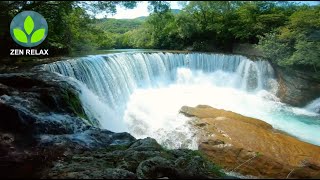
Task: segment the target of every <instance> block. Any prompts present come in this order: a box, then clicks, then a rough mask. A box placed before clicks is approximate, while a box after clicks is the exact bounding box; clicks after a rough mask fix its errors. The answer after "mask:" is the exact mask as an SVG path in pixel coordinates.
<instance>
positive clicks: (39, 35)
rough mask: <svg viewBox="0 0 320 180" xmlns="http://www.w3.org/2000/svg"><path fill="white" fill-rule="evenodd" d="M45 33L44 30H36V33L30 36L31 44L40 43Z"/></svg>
mask: <svg viewBox="0 0 320 180" xmlns="http://www.w3.org/2000/svg"><path fill="white" fill-rule="evenodd" d="M45 32H46V30H45V29H38V30H36V32H34V33H33V35H32V36H31V43H36V42H39V41H41V39H42V38H43V37H44V33H45Z"/></svg>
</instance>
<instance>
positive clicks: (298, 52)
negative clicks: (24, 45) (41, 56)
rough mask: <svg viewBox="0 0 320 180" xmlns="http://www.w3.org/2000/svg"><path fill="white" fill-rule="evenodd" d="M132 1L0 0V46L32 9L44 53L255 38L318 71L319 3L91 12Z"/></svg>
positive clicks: (281, 61) (287, 61)
mask: <svg viewBox="0 0 320 180" xmlns="http://www.w3.org/2000/svg"><path fill="white" fill-rule="evenodd" d="M137 3H139V2H138V1H95V2H84V1H80V2H79V1H68V2H67V1H59V2H53V1H43V2H42V1H41V2H40V1H39V2H37V1H14V2H13V1H5V2H0V8H2V11H1V12H0V17H1V19H2V21H1V24H0V25H1V26H0V27H1V28H0V33H2V34H1V35H0V38H1V39H0V46H1V47H7V48H15V47H17V45H16V44H15V43H14V42H12V40H11V39H10V38H9V37H10V35H9V34H10V32H9V30H8V29H9V28H8V26H7V25H8V24H9V23H10V21H11V19H12V18H13V17H14V16H15V15H16V14H17V13H19V12H21V11H24V10H34V11H37V12H39V13H40V14H42V15H43V16H44V17H45V18H46V19H47V21H48V24H49V26H50V27H49V35H48V37H47V39H46V40H45V41H44V43H42V44H41V45H40V47H39V48H50V55H58V54H67V53H70V52H78V51H81V52H83V51H90V50H102V49H113V48H144V49H148V48H149V49H166V50H168V49H170V50H185V49H191V50H194V51H215V52H232V50H233V47H234V45H235V44H239V43H240V44H241V43H249V44H258V46H257V47H258V48H260V49H262V50H263V52H264V56H265V57H266V58H267V59H269V60H271V61H273V62H274V63H275V64H278V65H280V66H284V67H293V68H298V69H302V70H308V71H312V72H319V69H320V60H319V57H320V55H319V53H320V51H319V49H320V42H319V39H320V38H319V37H320V18H319V17H320V16H319V15H320V14H319V11H320V10H319V9H320V5H317V6H308V5H300V4H298V3H295V2H292V1H291V2H289V1H191V2H188V3H187V2H185V3H183V8H182V9H181V10H177V9H170V4H169V3H168V2H167V1H150V2H149V7H148V9H149V11H150V13H151V14H150V15H149V16H148V17H140V18H136V19H110V18H103V19H95V18H94V15H95V14H96V13H100V12H105V13H109V14H110V13H116V6H124V7H126V8H135V6H136V5H137Z"/></svg>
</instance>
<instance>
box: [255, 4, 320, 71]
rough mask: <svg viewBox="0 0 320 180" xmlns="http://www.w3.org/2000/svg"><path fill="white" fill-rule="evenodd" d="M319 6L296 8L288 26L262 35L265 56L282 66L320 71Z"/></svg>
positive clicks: (260, 45) (261, 41) (261, 42)
mask: <svg viewBox="0 0 320 180" xmlns="http://www.w3.org/2000/svg"><path fill="white" fill-rule="evenodd" d="M319 17H320V6H315V7H304V8H301V9H299V10H297V11H295V12H294V13H293V14H292V15H291V16H290V17H289V21H288V22H287V23H286V25H285V26H281V27H279V28H277V29H275V30H274V31H273V32H270V33H267V34H266V35H265V36H264V37H261V40H260V42H259V46H258V47H260V48H261V49H263V52H264V53H265V56H266V58H268V59H269V60H271V61H273V62H275V63H277V64H278V65H280V66H284V67H286V66H292V67H295V68H299V69H305V70H311V71H314V72H318V71H319V70H320V18H319Z"/></svg>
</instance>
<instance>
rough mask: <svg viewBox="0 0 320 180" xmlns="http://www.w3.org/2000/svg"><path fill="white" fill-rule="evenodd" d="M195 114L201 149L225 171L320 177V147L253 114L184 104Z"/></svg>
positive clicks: (190, 114)
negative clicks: (248, 115)
mask: <svg viewBox="0 0 320 180" xmlns="http://www.w3.org/2000/svg"><path fill="white" fill-rule="evenodd" d="M180 112H181V113H183V114H184V115H186V116H188V117H191V118H193V121H192V124H193V126H194V127H195V128H196V129H197V130H198V133H197V136H198V138H199V150H200V152H203V153H204V154H206V155H207V156H208V157H209V159H211V160H212V161H213V162H214V163H217V164H219V165H221V166H222V167H223V168H224V169H225V170H226V171H229V172H238V173H241V174H243V175H250V176H254V177H259V178H282V179H283V178H313V177H318V178H319V177H320V147H319V146H315V145H312V144H309V143H305V142H302V141H300V140H298V139H296V138H294V137H291V136H289V135H286V134H284V133H282V132H280V131H277V130H275V129H273V128H272V126H271V125H269V124H267V123H265V122H263V121H261V120H258V119H254V118H249V117H245V116H242V115H240V114H237V113H233V112H230V111H225V110H219V109H215V108H212V107H210V106H205V105H200V106H197V107H187V106H184V107H182V108H181V111H180Z"/></svg>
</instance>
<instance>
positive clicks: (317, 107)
mask: <svg viewBox="0 0 320 180" xmlns="http://www.w3.org/2000/svg"><path fill="white" fill-rule="evenodd" d="M306 109H308V110H309V111H312V112H316V113H320V98H317V99H315V100H313V101H312V102H311V103H309V104H308V105H307V106H306Z"/></svg>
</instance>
